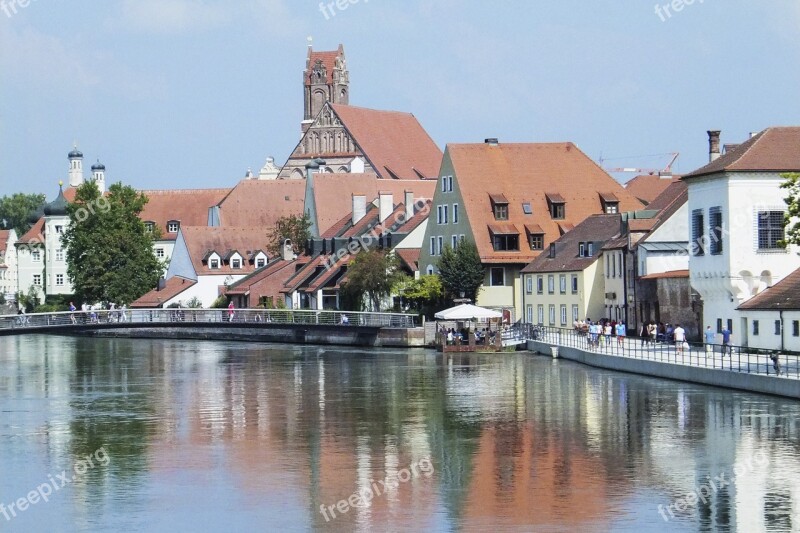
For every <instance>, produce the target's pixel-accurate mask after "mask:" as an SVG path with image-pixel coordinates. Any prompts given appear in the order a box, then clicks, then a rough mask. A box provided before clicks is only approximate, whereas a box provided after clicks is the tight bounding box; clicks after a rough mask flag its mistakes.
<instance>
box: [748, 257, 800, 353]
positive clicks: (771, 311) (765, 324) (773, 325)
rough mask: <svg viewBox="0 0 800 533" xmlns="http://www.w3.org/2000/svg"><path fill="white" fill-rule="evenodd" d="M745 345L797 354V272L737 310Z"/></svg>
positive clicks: (799, 289)
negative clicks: (740, 319) (739, 315)
mask: <svg viewBox="0 0 800 533" xmlns="http://www.w3.org/2000/svg"><path fill="white" fill-rule="evenodd" d="M739 313H740V314H741V317H742V324H743V325H742V329H741V335H740V336H741V340H742V344H743V345H745V346H751V347H753V348H762V349H766V350H780V351H784V350H791V351H793V352H800V269H798V270H795V271H794V272H792V273H791V274H789V275H788V276H786V277H785V278H784V279H783V280H781V281H780V282H778V283H776V284H775V285H774V286H772V287H770V288H769V289H767V290H765V291H764V292H762V293H761V294H759V295H758V296H756V297H755V298H751V299H750V300H748V301H747V302H745V303H744V304H742V305H741V306H740V307H739Z"/></svg>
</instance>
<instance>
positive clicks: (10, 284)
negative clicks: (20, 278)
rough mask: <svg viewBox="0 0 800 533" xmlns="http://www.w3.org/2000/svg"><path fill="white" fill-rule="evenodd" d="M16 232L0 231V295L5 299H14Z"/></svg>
mask: <svg viewBox="0 0 800 533" xmlns="http://www.w3.org/2000/svg"><path fill="white" fill-rule="evenodd" d="M16 243H17V232H16V231H14V230H13V229H10V230H2V231H0V295H2V296H3V297H4V298H5V300H6V301H12V300H15V299H16V296H15V295H16V292H17V253H16V248H15V245H16Z"/></svg>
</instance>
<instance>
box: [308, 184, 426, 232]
mask: <svg viewBox="0 0 800 533" xmlns="http://www.w3.org/2000/svg"><path fill="white" fill-rule="evenodd" d="M302 183H305V180H302ZM436 183H437V181H436V180H379V179H378V177H377V176H376V175H375V174H371V173H367V174H315V175H314V202H315V204H316V207H317V225H318V228H319V233H320V235H324V234H326V233H327V232H328V231H329V230H330V229H331V228H332V227H333V226H334V225H335V224H336V223H337V222H341V221H342V220H343V218H344V217H346V216H347V215H348V214H352V212H353V194H363V195H364V196H366V201H367V206H369V204H370V202H373V201H374V200H375V199H376V198H378V190H379V189H380V190H385V191H389V192H391V193H392V202H393V203H394V204H397V203H399V202H404V201H405V191H406V190H410V191H412V192H413V193H414V199H420V198H433V194H434V192H435V190H436Z"/></svg>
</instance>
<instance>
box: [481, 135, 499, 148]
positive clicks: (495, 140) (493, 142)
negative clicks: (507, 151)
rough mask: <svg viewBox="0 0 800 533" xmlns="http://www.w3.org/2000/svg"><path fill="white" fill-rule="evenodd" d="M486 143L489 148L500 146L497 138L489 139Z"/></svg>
mask: <svg viewBox="0 0 800 533" xmlns="http://www.w3.org/2000/svg"><path fill="white" fill-rule="evenodd" d="M483 142H484V143H486V144H488V145H489V146H497V145H498V144H500V143H499V142H498V140H497V137H489V138H488V139H485V140H484V141H483Z"/></svg>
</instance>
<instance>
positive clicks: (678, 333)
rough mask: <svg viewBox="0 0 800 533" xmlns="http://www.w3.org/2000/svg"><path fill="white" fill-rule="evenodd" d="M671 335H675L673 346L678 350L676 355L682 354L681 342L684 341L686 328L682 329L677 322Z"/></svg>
mask: <svg viewBox="0 0 800 533" xmlns="http://www.w3.org/2000/svg"><path fill="white" fill-rule="evenodd" d="M672 335H673V336H674V337H675V348H676V350H677V351H678V355H683V348H684V346H683V343H685V342H686V330H684V329H683V328H682V327H681V325H680V324H677V325H676V326H675V329H674V330H672Z"/></svg>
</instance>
